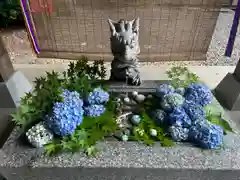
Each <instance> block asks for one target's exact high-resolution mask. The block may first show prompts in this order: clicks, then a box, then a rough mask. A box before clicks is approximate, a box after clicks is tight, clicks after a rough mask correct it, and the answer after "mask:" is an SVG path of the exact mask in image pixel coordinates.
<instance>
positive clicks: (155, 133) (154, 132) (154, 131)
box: [150, 129, 157, 137]
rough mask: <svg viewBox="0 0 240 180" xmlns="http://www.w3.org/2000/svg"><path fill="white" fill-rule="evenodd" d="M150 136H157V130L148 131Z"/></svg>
mask: <svg viewBox="0 0 240 180" xmlns="http://www.w3.org/2000/svg"><path fill="white" fill-rule="evenodd" d="M150 135H151V136H153V137H156V136H157V130H156V129H150Z"/></svg>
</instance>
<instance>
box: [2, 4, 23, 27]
mask: <svg viewBox="0 0 240 180" xmlns="http://www.w3.org/2000/svg"><path fill="white" fill-rule="evenodd" d="M19 23H20V24H21V23H22V24H24V23H23V17H22V14H21V7H20V1H19V0H1V1H0V28H6V27H8V26H10V25H17V24H19Z"/></svg>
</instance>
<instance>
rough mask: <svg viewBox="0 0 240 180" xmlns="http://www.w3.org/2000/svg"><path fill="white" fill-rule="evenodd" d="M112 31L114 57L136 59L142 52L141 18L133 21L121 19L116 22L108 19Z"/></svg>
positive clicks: (127, 59)
mask: <svg viewBox="0 0 240 180" xmlns="http://www.w3.org/2000/svg"><path fill="white" fill-rule="evenodd" d="M108 24H109V26H110V31H111V37H110V41H111V50H112V54H113V56H114V57H116V58H117V59H120V60H122V61H131V60H133V59H136V56H137V55H138V54H139V53H140V47H139V18H136V19H133V20H132V21H126V20H123V19H121V20H120V21H118V22H114V21H113V20H111V19H108Z"/></svg>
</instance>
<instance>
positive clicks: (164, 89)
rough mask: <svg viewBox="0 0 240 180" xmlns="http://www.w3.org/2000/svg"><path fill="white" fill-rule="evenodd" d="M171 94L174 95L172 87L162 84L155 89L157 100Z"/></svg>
mask: <svg viewBox="0 0 240 180" xmlns="http://www.w3.org/2000/svg"><path fill="white" fill-rule="evenodd" d="M171 93H174V87H173V86H171V85H169V84H162V85H160V86H158V87H157V88H156V96H158V97H159V98H162V97H163V96H164V95H166V94H171Z"/></svg>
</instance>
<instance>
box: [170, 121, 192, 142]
mask: <svg viewBox="0 0 240 180" xmlns="http://www.w3.org/2000/svg"><path fill="white" fill-rule="evenodd" d="M169 133H170V135H171V137H172V139H173V140H174V141H178V142H180V141H186V140H187V139H188V134H189V129H187V128H183V127H181V126H177V125H174V126H170V127H169Z"/></svg>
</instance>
